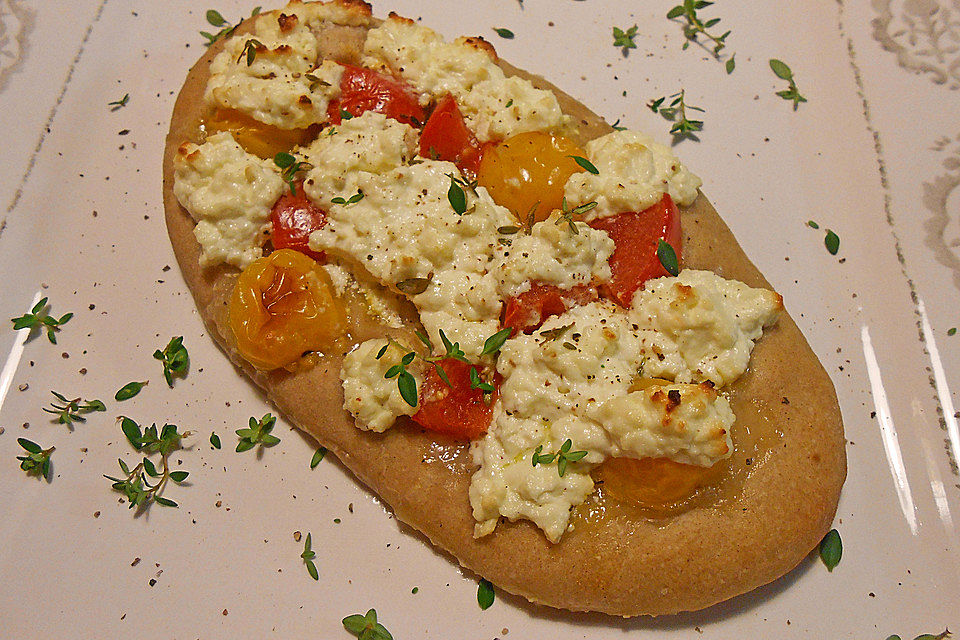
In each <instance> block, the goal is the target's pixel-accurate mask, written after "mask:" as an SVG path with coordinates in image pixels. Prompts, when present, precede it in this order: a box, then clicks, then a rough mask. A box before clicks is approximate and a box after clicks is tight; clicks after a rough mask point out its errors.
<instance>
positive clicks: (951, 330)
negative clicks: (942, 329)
mask: <svg viewBox="0 0 960 640" xmlns="http://www.w3.org/2000/svg"><path fill="white" fill-rule="evenodd" d="M947 335H948V336H955V335H957V328H956V327H950V328H949V329H947Z"/></svg>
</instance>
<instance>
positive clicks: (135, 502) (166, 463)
mask: <svg viewBox="0 0 960 640" xmlns="http://www.w3.org/2000/svg"><path fill="white" fill-rule="evenodd" d="M120 428H121V430H122V431H123V435H125V436H126V438H127V440H128V441H129V442H130V444H131V445H132V446H133V448H134V449H136V450H137V451H139V452H141V453H145V454H146V456H144V457H143V458H142V459H141V460H140V462H139V463H138V464H137V466H135V467H134V468H133V469H131V468H130V467H129V466H128V465H127V463H126V462H124V461H123V459H122V458H120V459H118V463H119V464H120V470H121V471H122V472H123V474H124V476H123V477H122V478H115V477H113V476H108V475H106V474H104V476H103V477H104V478H106V479H107V480H111V481H112V482H113V484H112V485H111V486H112V488H113V489H114V490H115V491H119V492H120V493H122V494H123V495H124V496H126V498H127V502H128V508H130V509H133V508H134V507H137V509H138V510H139V511H143V510H144V509H147V508H148V507H149V506H150V504H151V503H154V502H156V503H157V504H159V505H161V506H163V507H176V506H177V503H176V502H174V501H173V500H170V499H169V498H165V497H163V490H164V488H165V487H166V486H167V483H168V482H169V481H170V480H172V481H173V482H175V483H177V484H180V483H181V482H183V481H184V480H186V479H187V476H188V475H189V474H188V472H186V471H182V470H177V471H173V470H171V469H170V460H169V459H170V454H171V453H173V452H174V451H176V450H177V449H179V448H180V447H181V444H182V441H183V438H186V437H188V436H190V435H192V434H191V433H190V432H189V431H185V432H183V433H180V432H179V431H178V427H177V425H175V424H165V425H163V427H162V428H160V429H158V428H157V425H156V424H153V425H151V426H149V427H147V428H146V429H143V430H141V428H140V425H138V424H137V423H136V422H135V421H134V420H132V419H131V418H128V417H126V416H121V418H120ZM157 453H159V454H160V465H161V468H160V469H159V470H158V469H157V466H156V464H155V463H154V462H153V461H152V460H151V459H150V458H149V457H148V456H150V455H153V454H157ZM151 479H153V480H155V482H153V483H151Z"/></svg>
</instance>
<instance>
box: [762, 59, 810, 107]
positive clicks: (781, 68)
mask: <svg viewBox="0 0 960 640" xmlns="http://www.w3.org/2000/svg"><path fill="white" fill-rule="evenodd" d="M770 70H771V71H773V73H774V75H776V76H777V77H778V78H780V79H781V80H786V81H787V82H788V83H789V84H788V85H787V88H786V89H784V90H783V91H777V95H778V96H780V97H781V98H783V99H784V100H789V101H791V102H793V110H794V111H796V110H797V107H799V106H800V103H801V102H806V101H807V99H806V98H804V97H803V96H802V95H800V90H799V89H798V88H797V83H796V80H795V79H794V77H793V71H792V70H791V69H790V67H788V66H787V64H786V63H785V62H783V61H782V60H777V59H776V58H771V59H770Z"/></svg>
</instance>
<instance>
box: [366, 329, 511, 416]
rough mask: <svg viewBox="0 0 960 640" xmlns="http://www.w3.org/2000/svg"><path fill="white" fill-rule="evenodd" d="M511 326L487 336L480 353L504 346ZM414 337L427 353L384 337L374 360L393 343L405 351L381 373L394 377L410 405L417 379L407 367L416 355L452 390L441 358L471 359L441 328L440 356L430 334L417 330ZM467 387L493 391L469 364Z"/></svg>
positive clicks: (485, 392)
mask: <svg viewBox="0 0 960 640" xmlns="http://www.w3.org/2000/svg"><path fill="white" fill-rule="evenodd" d="M511 332H512V329H502V330H500V331H498V332H496V333H495V334H493V335H492V336H490V337H489V338H487V339H486V340H485V341H484V343H483V350H482V351H481V352H480V355H491V354H493V353H496V352H497V351H499V350H500V347H502V346H503V343H504V342H506V340H507V338H509V337H510V333H511ZM416 335H417V338H418V339H419V340H420V342H422V343H423V344H424V345H425V346H426V347H427V353H428V355H425V356H424V355H421V354H419V353H417V352H416V351H414V350H413V349H409V348H407V347H405V346H404V345H402V344H400V343H399V342H397V341H396V340H394V339H393V338H387V344H385V345H383V347H382V348H381V349H380V351H378V352H377V357H376V359H377V360H379V359H380V358H382V357H383V356H384V355H385V354H386V353H387V349H389V348H390V346H391V345H392V346H395V347H397V348H399V349H400V350H401V351H403V352H404V354H403V356H402V357H401V358H400V362H398V363H397V364H394V365H392V366H391V367H389V368H388V369H387V371H386V373H384V376H383V377H384V378H386V379H387V380H391V379H393V378H396V379H397V388H398V389H399V391H400V397H401V398H403V400H404V401H405V402H406V403H407V404H409V405H410V406H411V407H416V406H417V380H416V378H414V376H413V374H412V373H410V371H408V370H407V367H409V366H410V365H411V364H413V361H414V360H416V359H417V358H420V359H421V360H422V361H423V362H426V363H427V364H430V365H433V368H434V370H435V371H436V372H437V376H438V377H439V378H440V379H441V380H442V381H443V383H444V384H446V385H447V386H448V387H450V388H451V389H452V388H453V384H452V383H451V382H450V378H449V376H448V375H447V372H446V371H444V369H443V366H442V365H441V362H442V361H443V360H448V359H452V360H459V361H460V362H465V363H467V364H469V363H470V361H469V360H468V359H467V354H466V353H464V351H463V349H461V348H460V343H459V342H451V341H450V339H449V338H447V335H446V334H445V333H444V332H443V329H441V330H440V340H441V342H442V343H443V349H444V353H442V354H440V355H436V356H435V355H432V354H433V341H432V340H430V336H428V335H427V334H425V333H423V332H421V331H417V332H416ZM470 388H471V389H479V390H481V391H482V392H483V393H484V394H485V395H487V394H490V393H493V391H494V387H493V385H492V384H490V383H489V382H487V381H485V380H484V379H483V378H482V377H481V376H480V372H479V371H478V370H477V368H476V367H475V366H473V365H471V367H470Z"/></svg>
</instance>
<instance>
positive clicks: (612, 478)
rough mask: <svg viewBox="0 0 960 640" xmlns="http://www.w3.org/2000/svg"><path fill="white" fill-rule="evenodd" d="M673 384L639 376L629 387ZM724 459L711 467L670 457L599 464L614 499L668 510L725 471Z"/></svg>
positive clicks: (649, 507) (643, 387) (639, 389)
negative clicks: (675, 460)
mask: <svg viewBox="0 0 960 640" xmlns="http://www.w3.org/2000/svg"><path fill="white" fill-rule="evenodd" d="M668 384H672V383H671V382H670V381H669V380H664V379H663V378H637V379H635V380H634V381H633V382H632V383H631V385H630V388H629V391H642V390H644V389H647V388H649V387H654V386H662V385H668ZM726 467H727V465H726V463H725V462H718V463H717V464H714V465H713V466H712V467H698V466H696V465H692V464H682V463H680V462H674V461H673V460H670V459H668V458H643V459H641V460H635V459H632V458H611V459H609V460H607V461H606V462H604V463H603V464H602V465H600V466H599V467H598V468H597V476H598V479H602V480H603V487H604V491H605V492H606V493H607V494H608V495H610V496H611V497H613V498H614V499H616V500H618V501H620V502H625V503H630V504H635V505H639V506H641V507H644V508H646V509H650V510H653V511H666V510H669V509H670V508H671V507H673V506H674V505H676V504H677V503H681V502H683V501H684V500H686V499H687V498H689V497H690V496H692V495H693V494H694V492H696V490H697V489H699V488H700V487H702V486H704V485H706V484H710V483H712V482H714V481H716V480H717V479H719V477H720V476H721V475H722V473H723V470H724V469H726Z"/></svg>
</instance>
